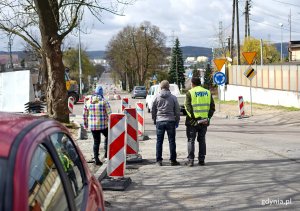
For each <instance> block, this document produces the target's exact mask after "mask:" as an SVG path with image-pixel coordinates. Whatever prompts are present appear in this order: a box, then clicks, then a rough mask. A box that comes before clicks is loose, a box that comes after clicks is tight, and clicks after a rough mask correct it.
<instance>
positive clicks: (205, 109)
mask: <svg viewBox="0 0 300 211" xmlns="http://www.w3.org/2000/svg"><path fill="white" fill-rule="evenodd" d="M191 82H192V89H190V90H189V91H188V92H187V93H186V99H185V103H184V106H185V110H186V113H187V116H186V121H185V125H186V135H187V139H188V156H187V158H188V162H187V163H186V165H187V166H194V158H195V139H196V137H197V141H198V142H199V152H198V165H201V166H203V165H205V155H206V143H205V135H206V131H207V127H208V125H209V120H210V118H211V117H212V116H213V114H214V112H215V103H214V100H213V98H212V95H211V93H210V91H209V90H207V89H205V88H203V87H201V86H200V85H201V81H200V78H199V77H193V78H192V80H191Z"/></svg>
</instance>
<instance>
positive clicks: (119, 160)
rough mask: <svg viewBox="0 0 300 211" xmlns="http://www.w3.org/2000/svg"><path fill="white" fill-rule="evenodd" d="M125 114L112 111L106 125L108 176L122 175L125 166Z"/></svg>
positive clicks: (118, 176) (117, 176)
mask: <svg viewBox="0 0 300 211" xmlns="http://www.w3.org/2000/svg"><path fill="white" fill-rule="evenodd" d="M125 124H126V117H125V114H116V113H113V114H111V115H110V116H109V127H108V164H107V175H108V176H109V177H116V178H120V177H124V174H125V168H126V152H125V149H126V148H125V144H126V135H125Z"/></svg>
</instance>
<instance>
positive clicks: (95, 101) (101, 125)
mask: <svg viewBox="0 0 300 211" xmlns="http://www.w3.org/2000/svg"><path fill="white" fill-rule="evenodd" d="M111 113H112V112H111V107H110V105H109V102H108V101H106V100H105V99H104V98H102V97H101V96H98V95H93V96H91V98H90V99H89V101H88V102H86V103H85V105H84V107H83V121H84V126H85V128H90V130H104V129H106V128H108V117H109V115H110V114H111Z"/></svg>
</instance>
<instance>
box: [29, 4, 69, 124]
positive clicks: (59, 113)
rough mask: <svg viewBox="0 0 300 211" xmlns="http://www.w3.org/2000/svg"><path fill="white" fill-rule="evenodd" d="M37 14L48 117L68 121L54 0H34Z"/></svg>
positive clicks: (56, 9)
mask: <svg viewBox="0 0 300 211" xmlns="http://www.w3.org/2000/svg"><path fill="white" fill-rule="evenodd" d="M34 3H35V5H36V8H37V13H38V15H39V28H40V32H41V40H42V55H43V57H44V58H43V59H45V61H46V65H47V74H48V83H47V109H48V115H49V117H50V118H53V119H55V120H58V121H60V122H65V123H68V122H69V111H68V105H67V90H66V82H65V78H64V65H63V62H62V51H61V42H62V38H61V37H60V36H59V35H58V20H59V11H58V5H57V1H55V0H48V1H44V0H34Z"/></svg>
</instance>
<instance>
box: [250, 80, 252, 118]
mask: <svg viewBox="0 0 300 211" xmlns="http://www.w3.org/2000/svg"><path fill="white" fill-rule="evenodd" d="M250 109H251V116H252V80H250Z"/></svg>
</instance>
